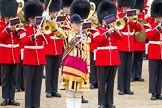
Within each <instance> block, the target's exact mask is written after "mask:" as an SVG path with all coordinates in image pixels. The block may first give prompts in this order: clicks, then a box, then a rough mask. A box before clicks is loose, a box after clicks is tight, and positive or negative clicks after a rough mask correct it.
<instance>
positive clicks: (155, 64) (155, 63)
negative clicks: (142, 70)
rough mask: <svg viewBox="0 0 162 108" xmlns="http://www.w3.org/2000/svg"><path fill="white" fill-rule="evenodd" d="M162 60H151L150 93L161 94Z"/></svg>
mask: <svg viewBox="0 0 162 108" xmlns="http://www.w3.org/2000/svg"><path fill="white" fill-rule="evenodd" d="M161 87H162V60H149V93H158V94H161Z"/></svg>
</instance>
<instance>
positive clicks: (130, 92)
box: [124, 90, 134, 95]
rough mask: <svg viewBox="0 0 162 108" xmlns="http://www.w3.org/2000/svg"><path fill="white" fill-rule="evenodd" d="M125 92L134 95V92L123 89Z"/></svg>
mask: <svg viewBox="0 0 162 108" xmlns="http://www.w3.org/2000/svg"><path fill="white" fill-rule="evenodd" d="M124 93H125V94H128V95H134V92H133V91H130V90H129V91H124Z"/></svg>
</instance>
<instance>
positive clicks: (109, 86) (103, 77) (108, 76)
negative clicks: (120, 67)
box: [97, 66, 117, 105]
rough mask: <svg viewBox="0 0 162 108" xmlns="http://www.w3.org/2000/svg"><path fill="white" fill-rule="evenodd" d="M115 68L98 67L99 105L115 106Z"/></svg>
mask: <svg viewBox="0 0 162 108" xmlns="http://www.w3.org/2000/svg"><path fill="white" fill-rule="evenodd" d="M116 69H117V67H115V66H100V67H97V70H98V71H97V74H98V104H99V105H113V103H114V102H113V100H114V99H113V97H114V79H115V75H116Z"/></svg>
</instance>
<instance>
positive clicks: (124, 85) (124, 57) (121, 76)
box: [118, 51, 133, 91]
mask: <svg viewBox="0 0 162 108" xmlns="http://www.w3.org/2000/svg"><path fill="white" fill-rule="evenodd" d="M119 55H120V60H121V65H120V66H119V69H118V90H125V91H129V90H130V79H131V72H132V64H133V61H132V55H133V52H122V51H119Z"/></svg>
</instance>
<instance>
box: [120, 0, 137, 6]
mask: <svg viewBox="0 0 162 108" xmlns="http://www.w3.org/2000/svg"><path fill="white" fill-rule="evenodd" d="M117 3H118V7H120V8H121V7H133V6H134V5H135V3H136V0H117Z"/></svg>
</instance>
